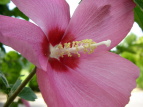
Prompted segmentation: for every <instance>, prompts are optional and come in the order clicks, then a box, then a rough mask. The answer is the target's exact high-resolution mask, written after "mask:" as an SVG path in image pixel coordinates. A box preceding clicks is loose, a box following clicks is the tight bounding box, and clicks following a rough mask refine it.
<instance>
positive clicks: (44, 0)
mask: <svg viewBox="0 0 143 107" xmlns="http://www.w3.org/2000/svg"><path fill="white" fill-rule="evenodd" d="M12 1H13V2H14V3H15V4H16V6H17V7H18V8H19V9H20V10H21V11H22V12H23V13H24V14H26V15H27V16H28V17H29V18H31V19H32V20H33V21H34V22H35V23H36V24H38V26H40V27H41V28H42V29H43V31H44V32H45V34H46V35H48V31H49V30H50V29H54V28H57V27H59V29H61V30H65V28H66V27H67V25H68V23H69V20H70V13H69V6H68V4H67V3H66V2H65V0H36V1H34V0H12Z"/></svg>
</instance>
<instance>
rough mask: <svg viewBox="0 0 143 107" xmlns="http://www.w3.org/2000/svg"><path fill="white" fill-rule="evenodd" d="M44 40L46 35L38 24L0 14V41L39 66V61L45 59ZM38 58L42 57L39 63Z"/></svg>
mask: <svg viewBox="0 0 143 107" xmlns="http://www.w3.org/2000/svg"><path fill="white" fill-rule="evenodd" d="M45 40H46V36H45V35H44V33H43V32H42V30H41V29H40V28H39V27H38V26H36V25H34V24H32V23H30V22H28V21H25V20H21V19H16V18H11V17H7V16H1V15H0V42H1V43H3V44H5V45H8V46H10V47H12V48H14V49H15V50H16V51H18V52H20V53H21V54H22V55H23V56H24V57H26V58H27V59H28V60H29V61H30V62H32V63H33V64H35V65H36V66H38V67H40V68H41V66H40V63H42V64H43V63H46V61H47V57H46V56H45V55H44V50H43V48H45V47H46V46H44V45H46V43H47V44H48V41H46V43H45ZM47 47H48V46H47ZM39 59H42V60H40V61H41V62H40V63H39ZM43 66H44V65H43Z"/></svg>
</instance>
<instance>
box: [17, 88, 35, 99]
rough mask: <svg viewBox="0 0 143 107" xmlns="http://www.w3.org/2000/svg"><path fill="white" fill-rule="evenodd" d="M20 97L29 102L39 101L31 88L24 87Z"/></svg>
mask: <svg viewBox="0 0 143 107" xmlns="http://www.w3.org/2000/svg"><path fill="white" fill-rule="evenodd" d="M18 96H19V97H21V98H23V99H25V100H28V101H35V99H37V96H36V94H35V93H34V92H33V91H32V90H31V88H29V87H24V88H23V90H22V91H21V92H20V93H19V95H18Z"/></svg>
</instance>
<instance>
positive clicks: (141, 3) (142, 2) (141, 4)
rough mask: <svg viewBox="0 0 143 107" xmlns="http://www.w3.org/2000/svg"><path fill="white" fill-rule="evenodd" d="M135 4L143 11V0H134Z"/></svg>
mask: <svg viewBox="0 0 143 107" xmlns="http://www.w3.org/2000/svg"><path fill="white" fill-rule="evenodd" d="M134 2H135V3H136V4H137V5H138V6H139V7H140V9H141V10H142V11H143V0H134Z"/></svg>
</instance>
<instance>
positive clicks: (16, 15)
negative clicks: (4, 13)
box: [12, 7, 29, 20]
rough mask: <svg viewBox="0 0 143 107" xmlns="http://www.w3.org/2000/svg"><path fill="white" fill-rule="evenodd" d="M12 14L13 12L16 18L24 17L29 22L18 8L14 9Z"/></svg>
mask: <svg viewBox="0 0 143 107" xmlns="http://www.w3.org/2000/svg"><path fill="white" fill-rule="evenodd" d="M12 12H13V15H14V16H15V17H19V16H20V17H22V18H23V19H25V20H29V18H28V17H27V16H26V15H25V14H23V13H22V12H21V11H20V10H19V9H18V8H17V7H16V8H14V9H13V10H12Z"/></svg>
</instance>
